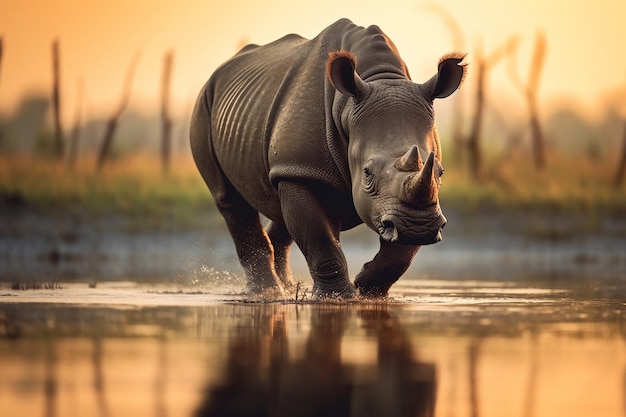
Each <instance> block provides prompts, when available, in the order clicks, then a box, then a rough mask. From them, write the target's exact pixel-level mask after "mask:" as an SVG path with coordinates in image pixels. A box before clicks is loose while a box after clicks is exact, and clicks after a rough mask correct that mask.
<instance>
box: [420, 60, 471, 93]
mask: <svg viewBox="0 0 626 417" xmlns="http://www.w3.org/2000/svg"><path fill="white" fill-rule="evenodd" d="M465 56H466V54H464V53H460V52H452V53H449V54H446V55H444V56H443V57H441V59H440V60H439V67H438V71H437V74H435V75H434V76H433V77H432V78H431V79H430V80H428V81H426V82H425V83H424V84H422V86H421V88H422V92H423V93H424V95H425V96H426V97H429V98H430V99H431V100H434V99H436V98H446V97H448V96H449V95H450V94H452V93H454V92H455V91H456V90H457V89H458V88H459V87H460V86H461V84H462V83H463V80H464V79H465V75H466V74H467V64H466V63H463V59H464V58H465Z"/></svg>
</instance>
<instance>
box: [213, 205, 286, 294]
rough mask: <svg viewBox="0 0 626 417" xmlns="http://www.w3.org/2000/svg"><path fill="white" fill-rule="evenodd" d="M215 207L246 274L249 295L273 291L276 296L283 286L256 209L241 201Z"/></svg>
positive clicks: (281, 292) (267, 237) (272, 250)
mask: <svg viewBox="0 0 626 417" xmlns="http://www.w3.org/2000/svg"><path fill="white" fill-rule="evenodd" d="M220 206H221V207H220ZM218 208H219V209H220V212H221V213H222V216H223V217H224V220H225V221H226V225H227V226H228V231H229V232H230V235H231V237H232V238H233V241H234V243H235V248H236V250H237V256H238V257H239V262H240V263H241V266H242V267H243V269H244V271H245V273H246V277H247V285H248V290H249V291H250V292H251V293H253V294H261V293H268V294H270V295H271V293H272V292H276V293H277V294H276V295H282V294H283V293H284V287H283V285H282V282H281V280H280V278H279V277H278V274H277V273H276V269H275V266H274V248H273V246H272V243H271V241H270V239H269V236H268V235H267V233H266V231H265V229H263V226H262V225H261V222H260V220H259V214H258V212H257V211H256V210H254V209H253V208H252V207H251V206H250V205H248V204H247V203H246V202H244V201H243V200H242V201H241V202H240V204H237V205H235V206H230V205H229V206H228V208H225V207H223V206H222V205H221V204H218Z"/></svg>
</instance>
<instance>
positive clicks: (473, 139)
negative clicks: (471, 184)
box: [466, 56, 486, 180]
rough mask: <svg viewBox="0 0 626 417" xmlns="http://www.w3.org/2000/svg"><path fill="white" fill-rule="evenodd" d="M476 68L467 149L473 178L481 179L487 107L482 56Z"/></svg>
mask: <svg viewBox="0 0 626 417" xmlns="http://www.w3.org/2000/svg"><path fill="white" fill-rule="evenodd" d="M476 58H477V59H476V60H477V61H478V62H477V64H476V66H477V68H476V72H477V74H476V102H475V103H474V106H475V107H474V118H473V119H472V127H471V130H470V133H469V136H468V137H467V142H466V143H467V151H468V156H469V168H470V175H471V176H472V178H474V179H475V180H476V179H479V178H480V176H481V173H482V155H481V152H480V135H481V131H482V124H483V109H484V107H485V72H486V63H485V60H484V59H483V58H482V57H481V56H477V57H476Z"/></svg>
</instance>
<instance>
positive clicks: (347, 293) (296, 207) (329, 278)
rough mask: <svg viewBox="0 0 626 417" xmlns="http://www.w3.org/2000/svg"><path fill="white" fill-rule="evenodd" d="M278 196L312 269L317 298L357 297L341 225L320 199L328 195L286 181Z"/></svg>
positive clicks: (291, 231)
mask: <svg viewBox="0 0 626 417" xmlns="http://www.w3.org/2000/svg"><path fill="white" fill-rule="evenodd" d="M278 192H279V194H280V200H281V209H282V212H283V218H284V220H285V225H286V227H287V230H288V231H289V233H290V234H291V237H292V238H293V240H294V241H295V242H296V244H297V245H298V247H299V248H300V250H301V251H302V253H303V254H304V257H305V258H306V261H307V264H308V266H309V271H310V272H311V277H312V278H313V295H314V296H315V297H319V298H335V297H341V298H352V297H354V296H355V295H356V290H355V288H354V286H353V285H352V284H351V283H350V278H349V276H348V266H347V263H346V259H345V257H344V254H343V251H342V250H341V245H340V243H339V232H340V230H341V224H340V221H339V217H338V216H336V215H335V213H332V209H329V208H327V206H326V205H324V204H321V202H320V201H322V199H321V197H320V196H322V195H324V191H323V190H317V191H315V190H313V189H311V187H308V186H306V185H304V184H301V183H292V182H284V181H283V182H281V183H280V184H279V186H278ZM326 197H328V196H326Z"/></svg>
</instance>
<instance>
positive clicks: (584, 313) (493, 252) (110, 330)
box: [0, 213, 626, 417]
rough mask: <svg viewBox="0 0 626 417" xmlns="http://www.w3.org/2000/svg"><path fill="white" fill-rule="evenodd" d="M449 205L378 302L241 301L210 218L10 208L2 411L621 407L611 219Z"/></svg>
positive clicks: (596, 410)
mask: <svg viewBox="0 0 626 417" xmlns="http://www.w3.org/2000/svg"><path fill="white" fill-rule="evenodd" d="M446 215H448V219H449V221H450V222H449V223H450V224H449V226H447V227H446V231H445V237H444V241H443V242H441V243H439V244H437V245H434V246H428V247H424V248H422V249H421V250H420V252H419V253H418V254H417V256H416V258H415V260H414V262H413V264H412V266H411V268H410V269H409V271H407V273H406V274H405V275H406V276H405V277H403V278H402V279H401V280H400V281H399V282H398V283H397V284H396V285H394V286H393V287H392V292H391V298H390V299H388V300H384V301H379V302H362V301H352V302H345V303H317V302H311V301H310V300H309V299H308V297H305V299H304V302H302V297H301V296H300V297H299V299H298V302H295V301H294V300H289V299H284V300H260V299H249V298H246V297H245V296H244V295H242V294H243V288H244V281H243V279H242V278H241V269H240V267H239V266H238V264H237V261H236V259H235V255H234V254H235V251H234V247H233V245H232V242H231V240H230V238H228V236H226V235H225V234H224V230H222V229H223V228H222V229H220V228H219V227H216V228H212V229H211V230H210V233H209V231H207V230H204V229H203V230H194V231H186V232H184V233H182V232H181V231H179V230H164V231H154V230H150V231H143V232H142V231H136V230H131V231H127V230H126V226H124V225H122V226H120V225H117V226H116V225H115V224H113V223H111V221H106V222H104V223H102V224H100V225H97V224H96V225H94V224H93V223H92V222H91V221H89V219H87V220H85V219H82V220H81V219H80V218H79V219H74V218H71V217H68V218H65V217H63V218H60V219H56V221H51V219H49V218H45V217H41V216H25V215H22V216H17V217H16V218H12V220H11V222H5V223H3V224H1V225H0V281H6V282H5V283H1V282H0V417H22V416H34V417H37V416H46V417H47V416H63V417H64V416H81V417H82V416H102V417H108V416H111V417H113V416H132V417H138V416H159V417H167V416H177V417H178V416H319V415H321V416H382V415H384V416H392V417H393V416H441V417H456V416H472V417H481V416H494V417H506V416H520V417H541V416H569V417H577V416H585V417H587V416H603V417H618V416H619V417H624V416H626V252H625V251H624V248H625V247H626V222H625V221H623V220H620V221H617V220H616V221H613V222H609V223H606V224H604V223H600V224H599V225H598V227H599V229H598V230H597V232H596V230H595V229H593V233H587V234H583V235H580V236H578V235H575V236H574V237H575V238H570V239H564V238H563V236H568V233H563V232H562V231H560V229H559V228H560V227H561V225H560V223H559V222H555V221H552V220H550V219H542V218H540V219H539V220H538V219H534V218H533V217H532V216H529V217H528V218H526V219H517V218H513V219H507V218H499V217H498V218H495V219H494V218H493V216H483V218H482V220H481V219H479V220H480V221H477V222H473V223H471V224H469V223H464V222H463V221H462V219H460V218H457V219H455V218H454V215H452V216H450V213H446ZM506 222H510V223H511V224H514V225H518V224H519V227H518V229H516V230H517V231H516V232H515V233H512V232H511V233H509V232H507V230H508V229H507V227H504V226H507V224H504V223H506ZM509 226H510V225H509ZM595 226H596V225H594V227H595ZM531 229H533V230H534V231H533V230H531ZM566 229H567V228H566ZM529 230H530V231H529ZM567 230H570V229H567ZM367 232H368V231H367V230H365V233H362V232H360V231H358V230H356V231H351V232H349V233H346V235H345V237H344V238H342V245H343V248H344V250H345V251H346V257H347V260H348V263H349V269H350V271H351V273H352V276H354V274H355V273H356V272H357V271H358V270H359V269H360V267H361V265H362V264H363V263H364V262H366V261H368V260H370V259H371V257H372V256H373V255H374V254H375V252H376V249H377V248H376V246H377V239H376V237H375V236H373V238H372V236H371V234H368V233H367ZM537 235H545V238H543V239H538V238H537ZM292 267H293V269H294V272H295V276H296V278H297V279H299V280H301V281H302V282H303V284H304V286H305V287H310V285H311V282H310V278H309V277H308V273H307V268H306V264H305V263H304V260H303V258H302V255H301V254H299V252H298V251H297V250H293V251H292ZM12 287H16V288H32V287H44V288H45V287H52V289H35V290H33V289H27V290H15V289H11V288H12ZM300 295H301V294H300Z"/></svg>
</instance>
